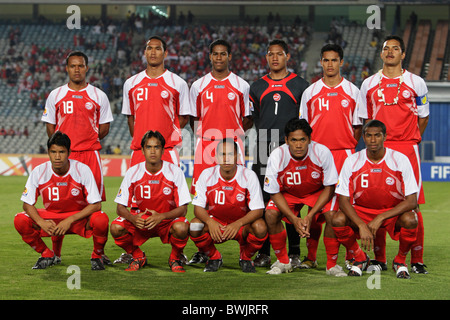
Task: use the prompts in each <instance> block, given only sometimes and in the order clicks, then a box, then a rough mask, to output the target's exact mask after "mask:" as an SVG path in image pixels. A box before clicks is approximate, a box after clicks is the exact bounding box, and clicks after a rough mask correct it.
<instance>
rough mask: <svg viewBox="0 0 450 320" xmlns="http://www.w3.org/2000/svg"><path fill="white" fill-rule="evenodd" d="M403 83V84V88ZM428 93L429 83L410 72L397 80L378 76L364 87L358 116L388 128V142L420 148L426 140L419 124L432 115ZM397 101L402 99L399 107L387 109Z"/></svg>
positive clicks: (370, 79) (394, 106)
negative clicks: (419, 145) (423, 138)
mask: <svg viewBox="0 0 450 320" xmlns="http://www.w3.org/2000/svg"><path fill="white" fill-rule="evenodd" d="M401 79H403V82H402V84H401V86H400V88H399V83H400V80H401ZM380 80H381V84H380ZM427 93H428V89H427V86H426V84H425V81H424V80H423V79H422V78H421V77H419V76H417V75H415V74H413V73H411V72H409V71H407V70H405V71H404V73H403V75H402V76H400V77H396V78H393V79H391V78H388V77H386V76H385V75H384V74H383V73H381V74H380V72H378V73H376V74H374V75H372V76H371V77H369V78H367V79H366V80H364V82H363V83H362V85H361V90H360V96H359V99H358V115H359V117H361V118H363V119H369V120H372V119H377V120H380V121H381V122H383V123H384V124H385V125H386V128H387V137H386V141H396V142H397V141H398V142H409V143H414V144H418V143H419V142H420V141H421V139H422V138H421V135H420V131H419V125H418V120H419V118H425V117H427V116H428V115H429V113H430V105H429V103H428V98H427ZM395 99H398V101H397V103H396V104H393V105H385V103H387V104H389V103H392V102H394V100H395ZM383 101H384V102H383Z"/></svg>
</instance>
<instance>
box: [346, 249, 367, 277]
mask: <svg viewBox="0 0 450 320" xmlns="http://www.w3.org/2000/svg"><path fill="white" fill-rule="evenodd" d="M365 255H366V260H364V261H354V262H353V265H352V267H351V268H350V271H349V272H348V276H350V277H360V276H362V272H363V271H365V270H366V269H367V267H368V266H369V264H370V258H369V256H368V255H367V253H366V254H365Z"/></svg>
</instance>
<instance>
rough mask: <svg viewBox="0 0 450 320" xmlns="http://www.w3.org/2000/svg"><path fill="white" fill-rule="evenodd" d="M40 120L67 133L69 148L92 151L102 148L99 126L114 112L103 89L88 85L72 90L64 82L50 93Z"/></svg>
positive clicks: (111, 117) (108, 120) (111, 118)
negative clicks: (69, 142)
mask: <svg viewBox="0 0 450 320" xmlns="http://www.w3.org/2000/svg"><path fill="white" fill-rule="evenodd" d="M41 120H42V121H44V122H47V123H50V124H54V125H56V127H55V131H61V132H64V133H65V134H67V135H68V136H69V138H70V141H71V146H70V148H71V150H72V151H92V150H100V149H101V148H102V146H101V145H100V139H99V136H98V134H99V126H100V124H105V123H109V122H112V121H113V115H112V112H111V107H110V104H109V100H108V97H107V95H106V94H105V93H104V92H103V91H102V90H100V89H98V88H97V87H94V86H92V85H90V84H88V85H87V86H86V87H85V88H84V89H82V90H79V91H74V90H72V89H70V88H69V86H68V85H67V84H66V85H63V86H61V87H58V88H56V89H54V90H52V92H50V95H49V96H48V98H47V101H46V103H45V110H44V113H43V115H42V118H41Z"/></svg>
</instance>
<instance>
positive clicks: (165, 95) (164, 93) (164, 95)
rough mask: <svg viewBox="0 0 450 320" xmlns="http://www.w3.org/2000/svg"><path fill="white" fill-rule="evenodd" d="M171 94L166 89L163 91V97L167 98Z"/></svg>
mask: <svg viewBox="0 0 450 320" xmlns="http://www.w3.org/2000/svg"><path fill="white" fill-rule="evenodd" d="M168 96H169V93H168V92H167V91H166V90H163V91H161V98H163V99H165V98H167V97H168Z"/></svg>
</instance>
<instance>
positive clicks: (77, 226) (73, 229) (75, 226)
mask: <svg viewBox="0 0 450 320" xmlns="http://www.w3.org/2000/svg"><path fill="white" fill-rule="evenodd" d="M37 211H38V213H39V216H40V217H41V218H42V219H45V220H53V221H54V222H55V223H56V224H58V223H60V222H61V221H63V220H64V219H66V218H67V217H70V216H72V215H74V214H76V213H78V212H79V211H73V212H64V213H55V212H51V211H47V210H45V209H37ZM18 214H24V215H26V216H27V217H28V215H27V214H26V213H25V212H20V213H18ZM94 214H106V213H104V212H103V211H96V212H94V213H92V215H94ZM92 215H91V216H92ZM91 216H89V217H86V218H84V219H81V220H78V221H75V222H73V223H72V225H71V226H70V228H69V230H68V231H67V232H66V234H77V235H79V236H82V237H83V238H90V237H91V236H92V235H93V230H92V229H87V228H86V227H87V226H88V223H89V220H90V218H91ZM30 219H31V218H30ZM40 236H41V237H50V236H51V235H49V234H48V233H47V232H45V231H44V230H42V229H41V230H40Z"/></svg>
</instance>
